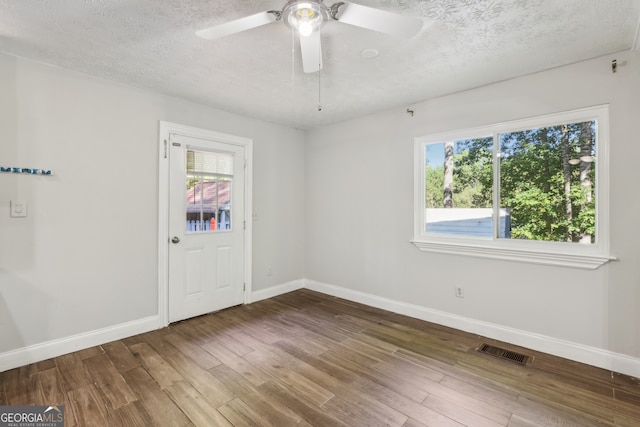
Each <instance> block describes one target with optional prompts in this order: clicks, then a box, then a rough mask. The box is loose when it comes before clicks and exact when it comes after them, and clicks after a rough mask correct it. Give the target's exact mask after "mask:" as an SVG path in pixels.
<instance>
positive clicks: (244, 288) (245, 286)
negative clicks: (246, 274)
mask: <svg viewBox="0 0 640 427" xmlns="http://www.w3.org/2000/svg"><path fill="white" fill-rule="evenodd" d="M246 290H247V284H246V283H243V284H242V291H243V292H244V291H246Z"/></svg>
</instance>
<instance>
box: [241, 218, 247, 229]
mask: <svg viewBox="0 0 640 427" xmlns="http://www.w3.org/2000/svg"><path fill="white" fill-rule="evenodd" d="M242 229H243V230H246V229H247V220H246V219H245V220H243V221H242Z"/></svg>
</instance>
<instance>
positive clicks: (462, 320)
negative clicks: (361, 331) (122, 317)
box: [0, 279, 640, 378]
mask: <svg viewBox="0 0 640 427" xmlns="http://www.w3.org/2000/svg"><path fill="white" fill-rule="evenodd" d="M302 288H307V289H310V290H313V291H317V292H322V293H324V294H327V295H331V296H335V297H338V298H344V299H346V300H349V301H354V302H358V303H361V304H366V305H369V306H371V307H377V308H381V309H384V310H388V311H392V312H394V313H398V314H403V315H405V316H410V317H414V318H416V319H421V320H425V321H428V322H433V323H436V324H439V325H443V326H448V327H450V328H454V329H458V330H461V331H465V332H469V333H473V334H478V335H481V336H484V337H487V338H492V339H495V340H499V341H504V342H508V343H511V344H514V345H518V346H522V347H525V348H530V349H532V350H536V351H541V352H544V353H548V354H552V355H555V356H559V357H564V358H566V359H570V360H574V361H577V362H581V363H586V364H588V365H592V366H597V367H600V368H603V369H607V370H611V371H614V372H619V373H622V374H626V375H631V376H633V377H637V378H640V359H637V358H634V357H630V356H626V355H623V354H619V353H614V352H610V351H607V350H602V349H599V348H595V347H590V346H585V345H582V344H578V343H574V342H570V341H564V340H560V339H557V338H553V337H548V336H544V335H539V334H534V333H531V332H527V331H522V330H518V329H513V328H508V327H505V326H501V325H497V324H493V323H488V322H483V321H478V320H475V319H471V318H467V317H463V316H458V315H455V314H451V313H446V312H443V311H438V310H434V309H431V308H427V307H423V306H419V305H415V304H410V303H405V302H402V301H396V300H392V299H389V298H384V297H380V296H377V295H373V294H368V293H365V292H360V291H354V290H352V289H348V288H343V287H340V286H335V285H330V284H327V283H322V282H317V281H314V280H307V279H300V280H292V281H290V282H286V283H283V284H280V285H276V286H272V287H269V288H267V289H261V290H258V291H255V292H253V293H252V294H251V296H252V301H253V302H257V301H260V300H264V299H268V298H272V297H275V296H278V295H281V294H285V293H287V292H291V291H295V290H298V289H302ZM159 325H160V324H159V318H158V316H150V317H146V318H143V319H139V320H134V321H131V322H127V323H122V324H119V325H115V326H109V327H106V328H103V329H98V330H95V331H89V332H85V333H82V334H78V335H73V336H70V337H66V338H62V339H58V340H53V341H48V342H45V343H41V344H35V345H32V346H28V347H24V348H20V349H16V350H11V351H8V352H5V353H0V372H3V371H6V370H9V369H13V368H17V367H19V366H24V365H27V364H30V363H34V362H39V361H41V360H46V359H49V358H52V357H56V356H60V355H62V354H67V353H71V352H74V351H78V350H83V349H85V348H89V347H93V346H96V345H101V344H105V343H108V342H111V341H115V340H118V339H122V338H126V337H130V336H132V335H137V334H141V333H144V332H149V331H152V330H155V329H158V328H159Z"/></svg>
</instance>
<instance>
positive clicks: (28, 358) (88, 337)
mask: <svg viewBox="0 0 640 427" xmlns="http://www.w3.org/2000/svg"><path fill="white" fill-rule="evenodd" d="M158 325H159V319H158V316H150V317H145V318H144V319H139V320H134V321H131V322H127V323H121V324H119V325H114V326H108V327H106V328H102V329H97V330H94V331H89V332H84V333H81V334H77V335H72V336H70V337H66V338H61V339H57V340H52V341H47V342H44V343H41V344H35V345H31V346H28V347H23V348H19V349H16V350H11V351H7V352H4V353H0V372H3V371H7V370H9V369H13V368H17V367H19V366H24V365H28V364H30V363H35V362H39V361H41V360H46V359H50V358H52V357H57V356H60V355H63V354H67V353H71V352H74V351H78V350H84V349H85V348H89V347H93V346H96V345H101V344H105V343H108V342H111V341H115V340H119V339H122V338H126V337H130V336H132V335H137V334H141V333H144V332H149V331H153V330H155V329H158Z"/></svg>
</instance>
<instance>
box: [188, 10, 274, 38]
mask: <svg viewBox="0 0 640 427" xmlns="http://www.w3.org/2000/svg"><path fill="white" fill-rule="evenodd" d="M276 19H278V18H277V14H275V13H272V12H271V11H265V12H260V13H256V14H255V15H249V16H245V17H244V18H240V19H236V20H235V21H229V22H225V23H224V24H220V25H215V26H213V27H210V28H206V29H204V30H200V31H196V35H197V36H198V37H201V38H203V39H207V40H213V39H217V38H220V37H224V36H228V35H230V34H236V33H240V32H242V31H246V30H250V29H252V28H256V27H261V26H263V25H266V24H270V23H271V22H273V21H275V20H276Z"/></svg>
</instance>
